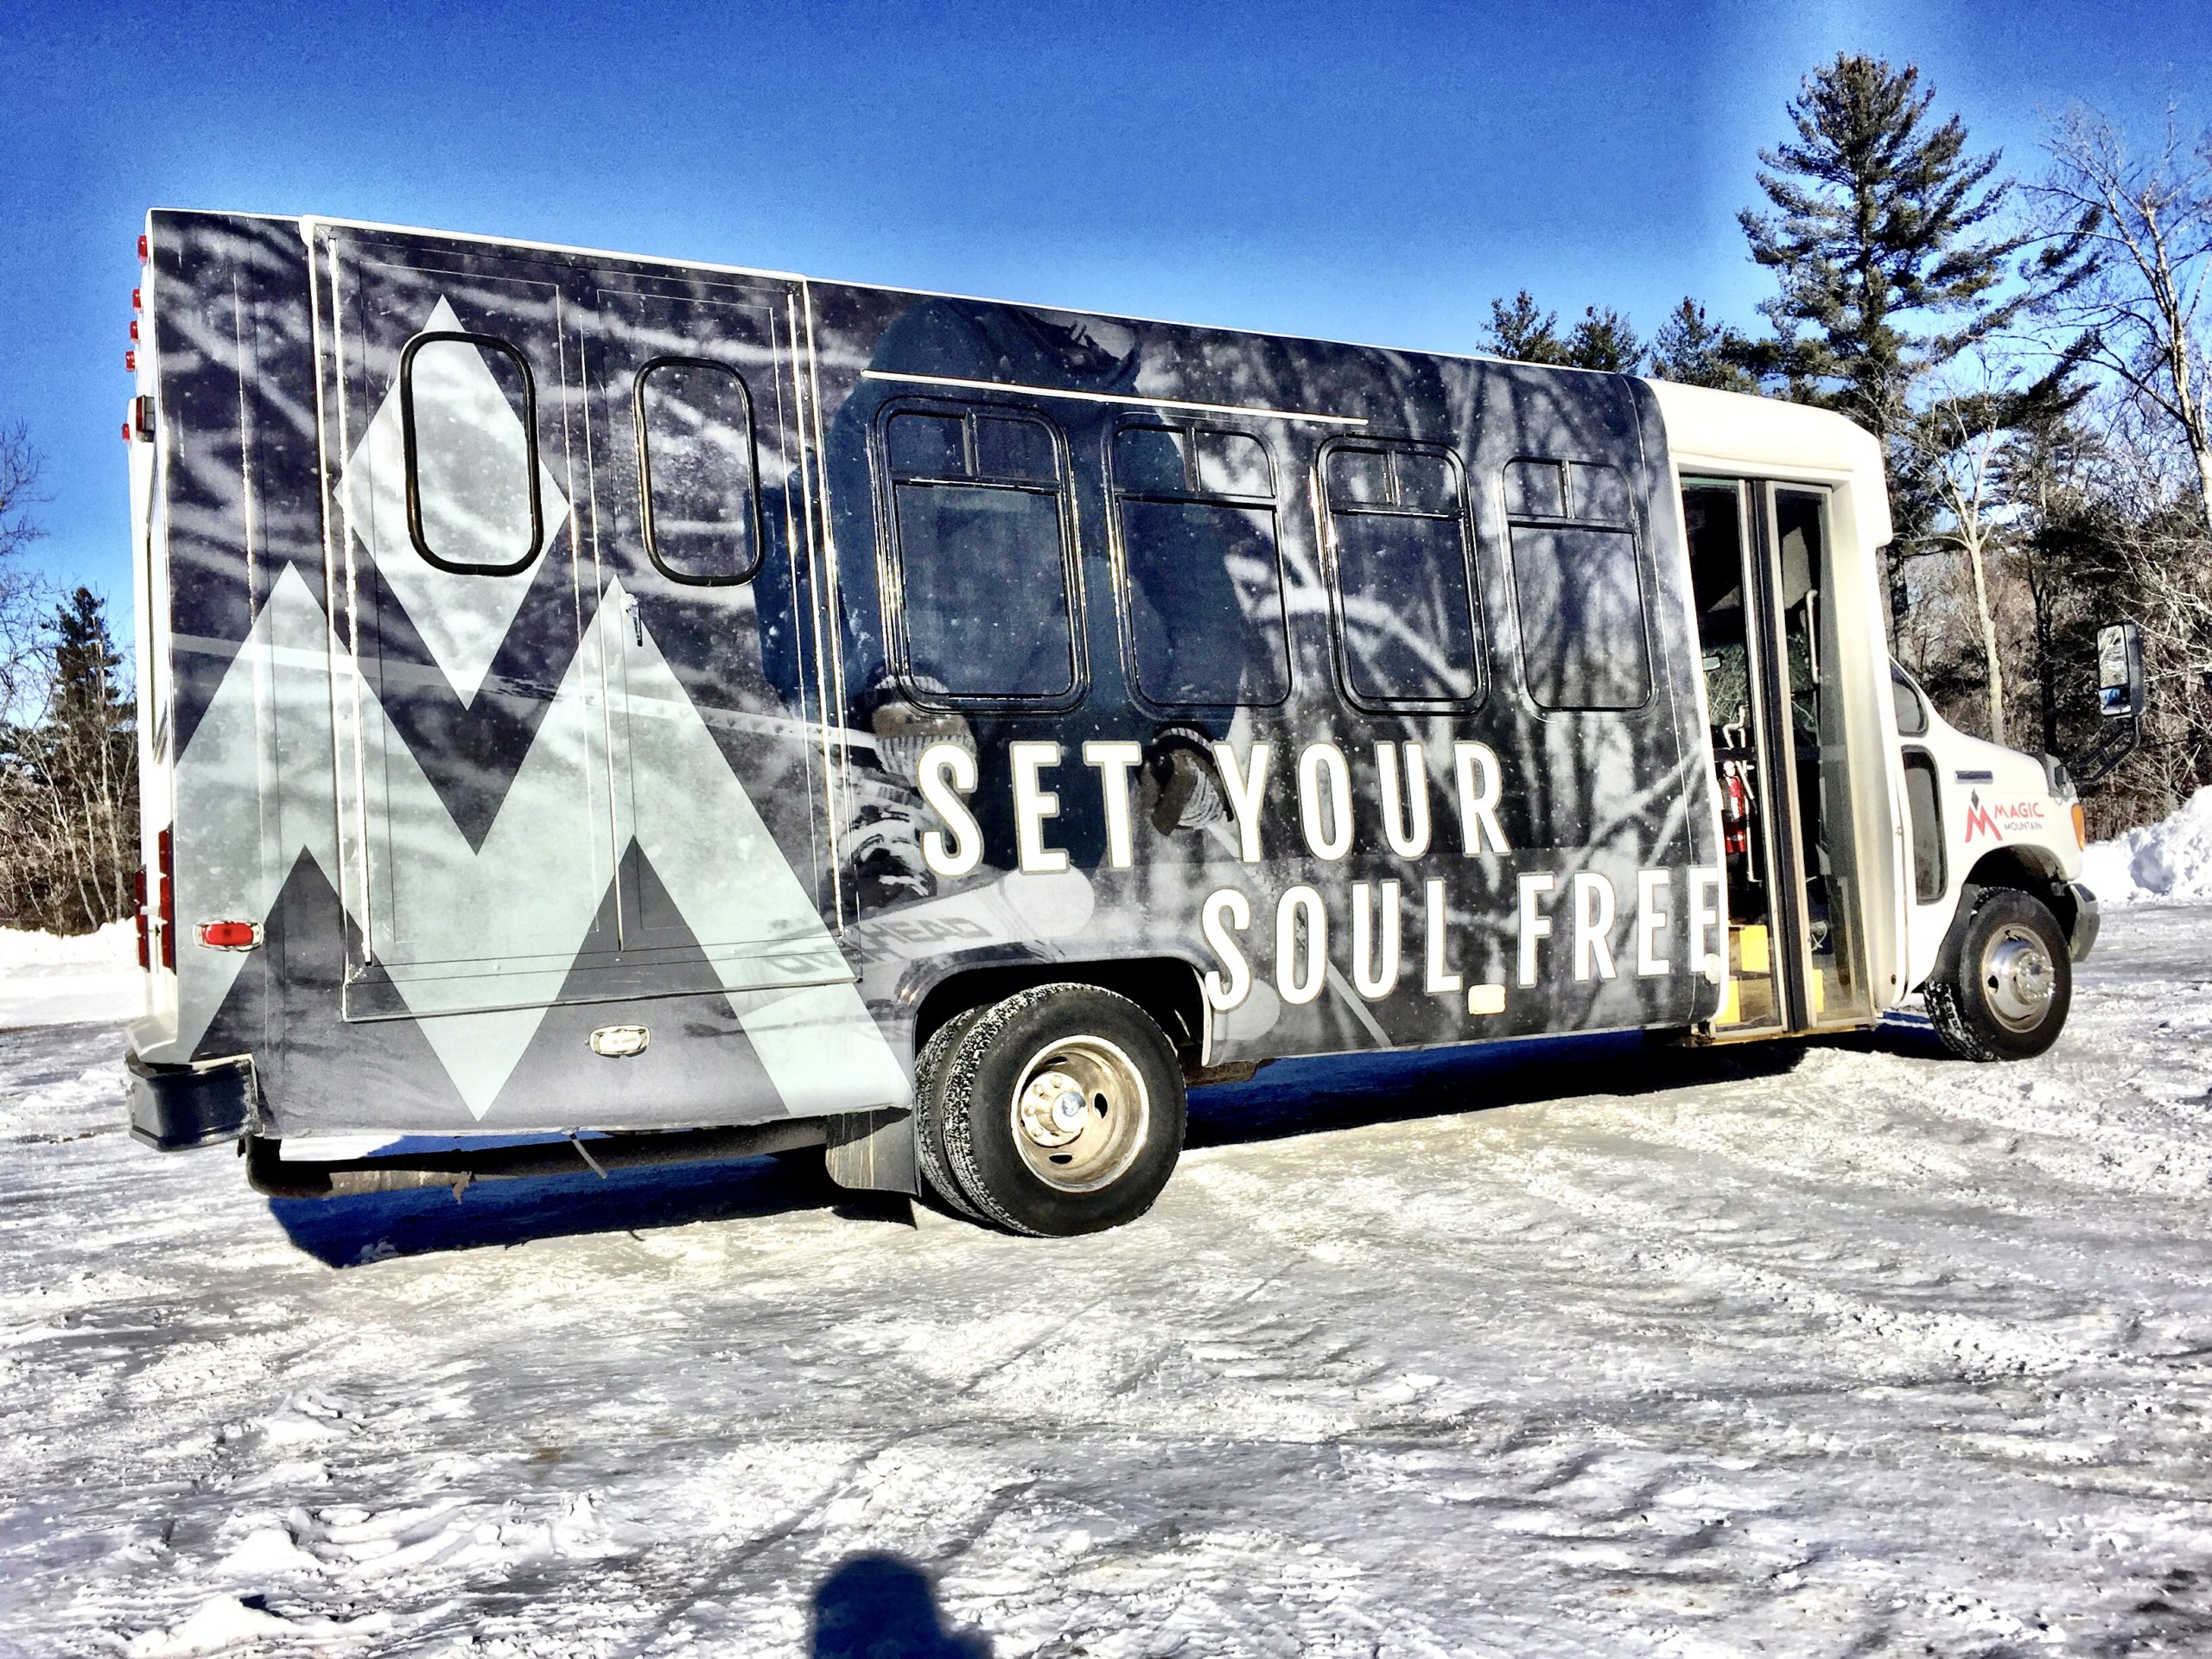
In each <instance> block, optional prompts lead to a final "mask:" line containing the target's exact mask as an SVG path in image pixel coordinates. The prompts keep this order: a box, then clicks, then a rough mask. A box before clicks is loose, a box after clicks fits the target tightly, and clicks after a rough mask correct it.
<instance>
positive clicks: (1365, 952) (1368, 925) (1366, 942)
mask: <svg viewBox="0 0 2212 1659" xmlns="http://www.w3.org/2000/svg"><path fill="white" fill-rule="evenodd" d="M1374 895H1375V889H1374V888H1373V887H1370V886H1369V885H1368V884H1367V883H1366V882H1364V881H1355V882H1353V883H1352V888H1351V982H1352V985H1353V987H1354V988H1356V989H1357V991H1358V992H1359V994H1360V995H1362V996H1363V997H1365V998H1366V999H1367V1000H1368V1001H1370V1002H1376V1001H1381V1000H1382V999H1383V998H1384V997H1386V996H1388V995H1390V993H1391V992H1392V991H1394V990H1395V989H1396V988H1398V934H1399V931H1400V927H1399V919H1398V884H1397V883H1396V882H1395V881H1385V882H1384V883H1383V920H1382V930H1381V931H1382V934H1383V960H1382V963H1381V965H1380V966H1377V965H1376V961H1375V934H1376V919H1375V915H1374V910H1373V906H1372V904H1371V900H1372V899H1373V898H1374Z"/></svg>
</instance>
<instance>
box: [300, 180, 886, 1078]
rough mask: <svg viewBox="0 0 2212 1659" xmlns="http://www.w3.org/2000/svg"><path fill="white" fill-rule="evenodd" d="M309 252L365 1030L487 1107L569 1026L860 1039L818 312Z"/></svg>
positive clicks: (639, 280) (773, 288) (346, 829)
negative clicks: (814, 398)
mask: <svg viewBox="0 0 2212 1659" xmlns="http://www.w3.org/2000/svg"><path fill="white" fill-rule="evenodd" d="M309 233H310V236H311V238H312V241H313V245H314V251H315V280H316V283H317V289H318V294H317V301H318V311H319V315H320V317H321V320H322V325H323V329H324V346H323V364H324V371H323V372H324V387H323V400H324V408H323V410H322V418H323V429H324V433H325V444H324V448H325V465H326V470H327V485H328V488H329V492H330V496H331V499H332V503H333V506H334V511H333V512H332V514H331V517H330V523H331V525H332V530H331V543H332V553H333V559H334V574H335V576H336V580H335V581H334V584H333V589H334V592H335V593H337V594H340V595H342V596H343V597H342V600H341V601H340V607H339V614H337V615H335V616H334V619H333V620H334V626H335V629H336V632H337V635H338V645H339V647H340V649H339V651H338V652H337V653H336V654H335V660H336V661H337V664H338V668H339V674H338V689H337V692H336V696H335V702H336V704H337V709H336V713H337V715H338V719H337V729H336V739H337V749H338V753H337V767H338V774H339V796H340V798H339V801H338V813H339V822H340V837H339V839H340V861H341V866H342V869H343V875H344V889H345V891H344V898H345V902H346V908H347V911H348V913H349V915H350V916H351V918H353V927H352V928H350V929H349V930H348V945H347V949H348V959H347V963H346V985H345V997H344V1008H345V1013H346V1017H347V1018H349V1019H354V1020H361V1019H379V1018H395V1017H404V1016H413V1017H416V1018H420V1019H422V1020H423V1029H424V1033H425V1035H427V1036H428V1037H429V1039H430V1040H431V1043H432V1046H433V1047H434V1048H435V1049H436V1050H437V1051H438V1053H439V1057H440V1058H441V1060H442V1061H443V1062H444V1064H445V1065H446V1069H447V1071H448V1073H449V1075H451V1076H452V1077H453V1078H454V1082H455V1083H456V1084H457V1085H458V1086H459V1087H460V1088H461V1092H462V1094H463V1096H464V1097H465V1098H467V1100H468V1102H469V1103H470V1105H471V1108H472V1109H474V1110H475V1111H477V1112H478V1114H479V1115H481V1113H482V1111H483V1109H485V1107H486V1105H487V1104H488V1103H489V1101H490V1099H491V1098H492V1096H494V1095H496V1093H497V1092H498V1090H499V1088H500V1087H501V1086H503V1085H504V1083H505V1079H506V1077H508V1076H509V1075H510V1074H511V1072H512V1069H513V1066H514V1065H515V1064H516V1062H517V1060H518V1058H519V1057H520V1054H521V1052H522V1050H523V1049H524V1047H525V1046H527V1045H528V1043H529V1042H530V1040H531V1036H532V1035H533V1033H535V1031H536V1030H537V1024H538V1015H539V1014H541V1013H542V1012H543V1010H544V1009H545V1008H547V1007H550V1006H553V1005H556V1004H559V1003H564V1002H586V1001H606V1000H611V999H621V998H639V997H651V996H659V995H670V994H681V993H692V992H706V993H712V992H717V991H720V992H725V993H732V994H737V993H756V992H757V993H760V994H761V995H759V996H754V997H753V999H752V1000H751V1001H738V1000H737V999H736V998H735V997H734V998H733V1001H734V1005H735V1006H736V1007H737V1012H738V1015H739V1018H740V1020H741V1021H742V1022H743V1024H744V1025H745V1027H746V1031H747V1035H748V1036H751V1037H753V1038H754V1046H755V1047H756V1048H759V1047H760V1046H761V1045H762V1043H763V1042H765V1041H770V1040H773V1039H769V1038H767V1037H766V1036H765V1035H762V1034H756V1033H755V1031H754V1027H755V1026H756V1025H760V1026H761V1027H763V1032H764V1033H765V1032H766V1030H767V1029H768V1028H771V1027H775V1026H776V1024H777V1022H778V1021H779V1020H780V1021H784V1022H785V1023H791V1024H795V1025H799V1026H804V1025H806V1024H808V1022H809V1021H810V1020H811V1021H814V1022H816V1023H817V1024H818V1022H819V1020H820V1019H821V1018H823V1017H825V1016H824V1010H826V1009H828V1008H829V1002H828V1001H824V999H823V997H822V996H814V997H805V996H802V997H799V998H798V999H797V1000H796V1001H793V1000H792V999H791V997H790V995H789V993H791V992H792V991H794V990H797V989H800V988H809V987H820V988H824V989H825V990H827V989H830V988H839V989H842V992H843V995H842V997H840V998H837V999H835V1001H836V1013H837V1018H838V1019H839V1020H850V1019H851V1018H852V1017H853V1016H854V1014H855V1011H856V1010H857V1008H858V1001H857V997H856V995H854V994H853V993H852V991H851V989H850V986H851V982H852V979H853V975H852V972H851V970H850V969H849V967H848V966H847V965H846V963H844V961H843V958H842V955H841V954H840V953H839V951H838V950H837V949H836V944H835V938H834V933H833V929H834V927H835V926H836V924H837V920H838V915H837V910H836V893H835V892H834V890H832V889H831V888H830V887H829V870H830V868H831V864H832V860H831V857H830V847H829V833H828V822H829V820H828V809H829V788H830V772H829V765H830V761H829V757H830V755H831V754H832V753H833V751H832V749H831V747H830V745H829V742H828V741H827V737H828V734H827V732H826V730H825V728H824V727H823V721H822V710H823V703H824V700H823V697H822V696H821V695H820V689H819V687H818V685H817V683H816V682H815V674H816V671H817V664H818V662H819V660H820V657H819V652H818V650H817V639H816V626H815V621H814V614H815V611H814V607H815V604H816V591H817V590H816V588H815V586H814V583H813V581H812V579H811V569H812V565H813V563H814V562H815V560H816V557H817V555H816V552H815V548H814V543H813V540H812V537H811V536H810V530H809V526H810V522H811V521H812V514H811V509H812V505H813V503H812V497H811V493H810V486H809V483H808V457H807V456H806V454H805V453H804V447H803V433H804V410H803V408H802V405H801V404H800V402H799V399H800V397H801V396H802V395H803V393H804V388H805V378H804V372H803V371H804V359H803V355H802V353H800V352H799V351H798V346H797V343H796V342H797V340H798V337H799V336H798V330H799V324H800V320H801V318H802V316H803V308H802V305H801V296H800V294H799V290H798V285H797V284H796V283H781V282H771V281H766V280H752V279H746V278H739V277H730V278H727V279H724V278H719V277H717V278H711V279H709V278H699V279H696V280H695V279H690V278H680V277H677V276H674V275H664V274H641V269H640V268H638V267H632V266H629V265H627V264H624V263H622V262H613V261H605V260H600V259H596V258H592V257H585V256H579V255H569V254H565V253H562V252H558V251H550V250H548V251H537V250H532V249H528V248H515V247H508V246H501V245H492V244H483V243H474V242H468V241H464V240H458V239H450V238H439V237H435V236H429V235H424V234H421V233H416V232H391V231H385V230H378V229H369V228H363V227H358V226H333V225H324V224H314V225H311V226H310V232H309ZM839 759H840V763H842V755H841V753H840V756H839ZM764 998H766V999H776V1000H778V1001H779V1010H780V1011H779V1012H777V1013H773V1014H771V1013H767V1012H764V1009H765V1007H766V1002H765V1001H764ZM447 1015H450V1016H455V1018H454V1019H453V1020H442V1019H436V1018H433V1017H432V1016H447ZM494 1016H497V1017H496V1018H495V1017H494ZM640 1017H641V1018H642V1017H643V1016H640ZM777 1086H778V1088H779V1092H780V1093H781V1094H782V1095H783V1096H784V1098H785V1101H786V1103H791V1104H792V1105H793V1109H799V1108H798V1105H797V1104H796V1103H795V1097H796V1096H797V1095H798V1093H800V1092H801V1091H800V1090H798V1087H797V1086H796V1085H793V1086H789V1087H787V1086H785V1082H784V1080H783V1079H782V1078H781V1077H779V1079H778V1085H777ZM879 1092H880V1091H879Z"/></svg>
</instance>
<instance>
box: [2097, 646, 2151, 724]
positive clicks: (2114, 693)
mask: <svg viewBox="0 0 2212 1659" xmlns="http://www.w3.org/2000/svg"><path fill="white" fill-rule="evenodd" d="M2144 702H2145V696H2144V685H2143V630H2142V629H2140V628H2139V627H2138V626H2135V624H2134V623H2133V622H2114V623H2112V624H2111V625H2109V626H2106V627H2101V628H2099V629H2098V630H2097V712H2098V713H2099V714H2101V715H2103V716H2104V717H2105V718H2106V719H2107V720H2139V719H2141V718H2142V716H2143V706H2144Z"/></svg>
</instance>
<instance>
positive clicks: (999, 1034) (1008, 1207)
mask: <svg viewBox="0 0 2212 1659" xmlns="http://www.w3.org/2000/svg"><path fill="white" fill-rule="evenodd" d="M943 1115H944V1151H945V1156H946V1161H947V1162H948V1163H950V1166H951V1168H952V1173H953V1175H954V1178H955V1179H957V1181H958V1182H959V1184H960V1186H961V1189H962V1191H963V1192H964V1193H965V1194H966V1196H967V1197H969V1198H971V1199H973V1200H974V1201H975V1204H976V1208H978V1209H980V1210H981V1211H982V1212H983V1214H984V1215H985V1216H987V1217H989V1219H991V1220H992V1221H994V1222H995V1223H997V1224H999V1225H1000V1226H1001V1227H1003V1228H1005V1229H1006V1230H1007V1231H1009V1232H1015V1233H1027V1234H1030V1235H1032V1236H1044V1237H1067V1236H1072V1235H1075V1234H1078V1233H1095V1232H1099V1231H1103V1230H1104V1229H1106V1228H1109V1227H1118V1226H1120V1225H1121V1224H1122V1223H1124V1222H1128V1221H1134V1220H1135V1219H1136V1218H1137V1217H1139V1216H1141V1215H1142V1214H1144V1212H1145V1211H1147V1210H1149V1209H1151V1208H1152V1205H1153V1200H1154V1199H1155V1198H1158V1197H1159V1196H1160V1189H1161V1188H1163V1187H1164V1186H1166V1185H1167V1178H1168V1176H1169V1175H1171V1174H1172V1173H1173V1172H1174V1168H1175V1160H1176V1159H1177V1158H1178V1157H1179V1156H1180V1155H1181V1153H1182V1150H1183V1127H1184V1119H1185V1098H1184V1091H1183V1072H1182V1067H1181V1066H1180V1065H1179V1063H1178V1061H1177V1059H1176V1056H1175V1046H1174V1045H1173V1043H1172V1042H1170V1041H1169V1040H1168V1038H1167V1033H1166V1032H1164V1031H1162V1030H1161V1029H1160V1027H1159V1026H1158V1025H1157V1024H1156V1023H1155V1022H1154V1020H1153V1019H1152V1017H1151V1016H1150V1015H1149V1014H1146V1013H1145V1011H1144V1010H1143V1009H1142V1008H1141V1007H1138V1006H1137V1005H1136V1004H1135V1003H1134V1002H1132V1001H1129V1000H1128V998H1127V997H1123V996H1117V995H1115V994H1114V993H1113V992H1111V991H1103V990H1100V989H1098V988H1096V986H1090V985H1074V984H1058V985H1039V986H1036V987H1034V988H1031V989H1029V990H1026V991H1017V992H1016V993H1014V995H1012V996H1009V997H1007V999H1006V1000H1005V1001H1002V1002H1000V1003H998V1004H996V1005H995V1006H994V1007H991V1008H989V1009H988V1010H986V1011H985V1012H984V1014H982V1018H980V1019H979V1020H976V1022H975V1023H974V1025H972V1026H971V1027H969V1028H968V1030H967V1031H966V1033H964V1034H963V1037H962V1038H961V1039H960V1041H959V1043H958V1046H957V1048H956V1049H955V1050H954V1052H953V1056H952V1058H951V1060H950V1062H949V1063H948V1065H946V1067H945V1077H944V1107H943Z"/></svg>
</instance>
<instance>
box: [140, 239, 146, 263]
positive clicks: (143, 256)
mask: <svg viewBox="0 0 2212 1659" xmlns="http://www.w3.org/2000/svg"><path fill="white" fill-rule="evenodd" d="M138 263H139V264H142V265H143V264H145V263H146V238H144V237H143V236H142V237H140V238H138Z"/></svg>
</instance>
